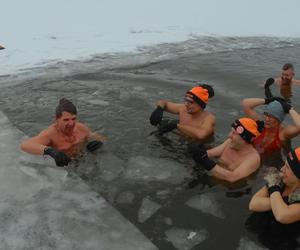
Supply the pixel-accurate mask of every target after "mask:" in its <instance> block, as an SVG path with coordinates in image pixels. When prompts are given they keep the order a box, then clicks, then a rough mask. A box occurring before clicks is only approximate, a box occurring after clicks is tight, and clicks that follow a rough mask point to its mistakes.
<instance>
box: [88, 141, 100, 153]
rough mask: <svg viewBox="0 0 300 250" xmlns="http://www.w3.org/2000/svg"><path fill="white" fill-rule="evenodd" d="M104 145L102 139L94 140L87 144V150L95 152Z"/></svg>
mask: <svg viewBox="0 0 300 250" xmlns="http://www.w3.org/2000/svg"><path fill="white" fill-rule="evenodd" d="M102 145H103V142H102V141H98V140H93V141H90V142H88V143H87V144H86V150H87V151H89V152H93V151H95V150H96V149H98V148H100V147H101V146H102Z"/></svg>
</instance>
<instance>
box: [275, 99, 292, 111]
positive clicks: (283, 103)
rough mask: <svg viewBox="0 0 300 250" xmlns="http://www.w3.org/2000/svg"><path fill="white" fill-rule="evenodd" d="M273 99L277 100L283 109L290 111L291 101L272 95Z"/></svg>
mask: <svg viewBox="0 0 300 250" xmlns="http://www.w3.org/2000/svg"><path fill="white" fill-rule="evenodd" d="M273 99H274V101H278V102H280V104H281V106H282V109H283V111H284V112H285V113H286V114H288V113H289V112H290V109H291V108H292V104H291V102H288V101H287V100H285V99H284V98H282V97H273Z"/></svg>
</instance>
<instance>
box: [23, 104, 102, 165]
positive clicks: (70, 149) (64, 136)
mask: <svg viewBox="0 0 300 250" xmlns="http://www.w3.org/2000/svg"><path fill="white" fill-rule="evenodd" d="M55 115H56V118H55V122H54V123H53V124H52V125H50V126H49V127H48V128H46V129H45V130H43V131H42V132H40V133H39V134H38V135H37V136H34V137H31V138H29V139H27V140H25V141H23V142H22V144H21V149H22V150H23V151H24V152H27V153H30V154H36V155H50V156H51V157H52V158H53V159H54V160H55V163H56V165H57V166H60V167H62V166H67V165H68V163H69V162H70V161H71V159H74V158H75V157H76V156H78V155H79V154H80V153H81V151H82V149H83V145H85V144H86V150H88V151H94V150H96V149H98V148H100V147H101V146H102V143H103V140H104V136H102V135H100V134H96V133H93V132H92V131H91V130H90V129H89V128H88V127H87V126H86V125H84V124H83V123H80V122H78V121H77V109H76V107H75V105H74V104H73V103H72V102H70V101H69V100H67V99H65V98H62V99H61V100H60V101H59V104H58V106H57V107H56V111H55Z"/></svg>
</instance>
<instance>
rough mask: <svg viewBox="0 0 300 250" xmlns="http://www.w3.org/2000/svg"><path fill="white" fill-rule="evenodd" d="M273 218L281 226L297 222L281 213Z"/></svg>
mask: <svg viewBox="0 0 300 250" xmlns="http://www.w3.org/2000/svg"><path fill="white" fill-rule="evenodd" d="M274 217H275V219H276V221H278V222H279V223H281V224H291V223H294V222H296V221H297V220H295V219H293V218H291V217H290V216H287V215H285V214H283V213H279V214H274Z"/></svg>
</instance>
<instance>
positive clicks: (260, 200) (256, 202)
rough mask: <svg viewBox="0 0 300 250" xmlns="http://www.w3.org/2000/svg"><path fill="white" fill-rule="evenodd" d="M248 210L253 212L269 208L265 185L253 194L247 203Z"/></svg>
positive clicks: (269, 203) (269, 202)
mask: <svg viewBox="0 0 300 250" xmlns="http://www.w3.org/2000/svg"><path fill="white" fill-rule="evenodd" d="M249 210H251V211H254V212H265V211H270V210H271V201H270V197H269V192H268V189H267V187H263V188H261V189H260V190H259V191H258V192H257V193H255V194H254V195H253V197H252V199H251V201H250V203H249Z"/></svg>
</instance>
